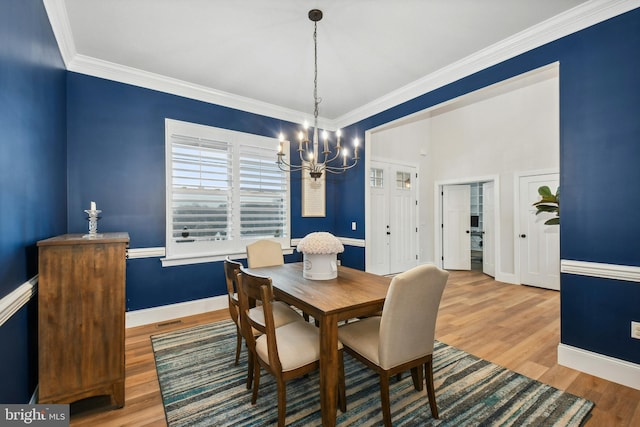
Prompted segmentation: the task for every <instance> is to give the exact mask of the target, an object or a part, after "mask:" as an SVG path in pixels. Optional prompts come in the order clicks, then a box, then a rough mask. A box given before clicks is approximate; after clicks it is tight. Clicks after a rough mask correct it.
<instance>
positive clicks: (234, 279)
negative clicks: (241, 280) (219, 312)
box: [224, 257, 304, 388]
mask: <svg viewBox="0 0 640 427" xmlns="http://www.w3.org/2000/svg"><path fill="white" fill-rule="evenodd" d="M241 268H242V264H241V263H239V262H237V261H232V260H231V259H229V257H227V258H226V259H225V261H224V274H225V277H226V280H227V294H228V300H229V314H230V316H231V319H232V320H233V321H234V322H235V324H236V331H237V334H238V335H237V340H236V359H235V364H236V365H237V364H238V361H239V359H240V351H241V348H242V338H243V337H244V339H245V341H246V340H247V335H246V334H245V331H244V329H243V328H242V323H241V319H240V317H241V313H240V294H241V292H242V289H240V287H239V286H238V274H239V273H240V269H241ZM249 306H250V307H249V308H250V309H249V312H250V314H251V317H253V318H254V319H256V321H258V322H261V323H263V324H264V313H263V307H262V306H256V305H255V301H250V302H249ZM272 311H273V318H274V322H275V324H276V327H278V326H282V325H286V324H287V323H291V322H297V321H304V319H303V318H302V317H301V316H300V315H299V314H298V313H297V312H296V311H295V310H293V309H292V308H291V307H289V306H288V305H287V304H285V303H283V302H277V303H275V304H273V307H272ZM248 331H249V332H248V333H250V334H251V336H252V337H255V336H258V335H260V334H261V332H260V331H258V330H256V329H254V328H249V329H248ZM252 381H253V360H252V353H251V352H249V367H248V372H247V388H251V383H252Z"/></svg>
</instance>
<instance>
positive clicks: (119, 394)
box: [111, 381, 124, 408]
mask: <svg viewBox="0 0 640 427" xmlns="http://www.w3.org/2000/svg"><path fill="white" fill-rule="evenodd" d="M111 403H112V404H113V405H115V406H116V407H118V408H122V407H123V406H124V381H118V382H117V383H115V384H113V386H112V391H111Z"/></svg>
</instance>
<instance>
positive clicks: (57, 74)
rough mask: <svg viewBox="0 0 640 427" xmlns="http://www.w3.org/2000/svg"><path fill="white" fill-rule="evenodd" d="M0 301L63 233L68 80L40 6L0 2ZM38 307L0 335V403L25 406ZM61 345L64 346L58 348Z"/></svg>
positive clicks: (31, 382)
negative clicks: (40, 244)
mask: <svg viewBox="0 0 640 427" xmlns="http://www.w3.org/2000/svg"><path fill="white" fill-rule="evenodd" d="M0 40H1V41H0V184H1V186H0V298H2V297H4V296H5V295H7V294H9V293H10V292H11V291H13V290H14V289H15V288H17V287H18V286H20V285H21V284H22V283H24V282H26V281H27V280H28V279H30V278H32V277H33V276H35V275H36V273H37V249H36V242H37V241H38V240H40V239H44V238H47V237H50V236H52V235H56V234H61V233H64V232H65V231H66V212H67V207H66V199H67V193H66V145H65V139H66V136H65V123H66V113H65V105H66V101H65V91H66V88H65V74H66V72H65V71H64V64H63V62H62V58H61V57H60V52H59V50H58V45H57V44H56V41H55V38H54V37H53V32H52V31H51V26H50V25H49V20H48V18H47V15H46V13H45V11H44V6H43V4H42V1H39V0H3V1H2V2H0ZM36 308H37V307H36V303H35V299H34V300H32V301H31V302H30V303H29V304H28V305H27V306H26V307H23V308H22V309H21V310H20V311H19V312H18V313H16V314H15V315H14V316H13V317H12V318H11V319H9V320H8V321H7V323H5V324H4V325H2V326H1V327H0V343H2V351H0V378H1V380H0V402H2V403H24V402H27V401H29V398H30V397H31V394H32V393H33V390H34V388H35V384H36V381H37V379H36V376H37V347H36V339H37V333H36V331H37V316H36ZM61 345H62V344H61Z"/></svg>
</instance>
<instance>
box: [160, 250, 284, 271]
mask: <svg viewBox="0 0 640 427" xmlns="http://www.w3.org/2000/svg"><path fill="white" fill-rule="evenodd" d="M292 253H293V248H287V249H282V254H283V255H291V254H292ZM227 256H228V257H229V258H232V259H242V258H246V257H247V253H246V252H238V253H225V254H201V255H184V256H172V257H165V258H160V262H162V266H163V267H174V266H178V265H189V264H202V263H206V262H219V261H224V260H225V259H226V258H227Z"/></svg>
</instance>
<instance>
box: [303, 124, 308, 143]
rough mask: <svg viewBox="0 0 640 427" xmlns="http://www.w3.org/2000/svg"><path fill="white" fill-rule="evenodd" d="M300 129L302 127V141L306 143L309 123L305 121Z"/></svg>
mask: <svg viewBox="0 0 640 427" xmlns="http://www.w3.org/2000/svg"><path fill="white" fill-rule="evenodd" d="M302 127H304V139H305V140H306V141H308V140H309V123H308V122H307V121H306V120H305V121H304V124H303V125H302Z"/></svg>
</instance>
